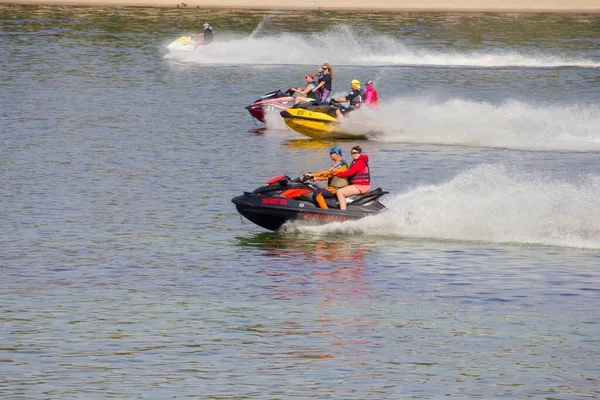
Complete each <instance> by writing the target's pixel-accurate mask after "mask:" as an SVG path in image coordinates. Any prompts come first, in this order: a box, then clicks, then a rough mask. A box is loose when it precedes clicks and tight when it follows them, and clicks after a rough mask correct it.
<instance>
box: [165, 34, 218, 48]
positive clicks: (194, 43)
mask: <svg viewBox="0 0 600 400" xmlns="http://www.w3.org/2000/svg"><path fill="white" fill-rule="evenodd" d="M209 43H210V42H209ZM209 43H204V41H203V40H202V39H198V40H195V39H194V38H193V37H192V36H181V37H179V38H178V39H176V40H174V41H172V42H171V43H169V44H168V45H167V49H168V50H170V51H192V50H196V48H197V47H198V46H203V45H205V44H209Z"/></svg>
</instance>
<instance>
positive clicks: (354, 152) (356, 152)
mask: <svg viewBox="0 0 600 400" xmlns="http://www.w3.org/2000/svg"><path fill="white" fill-rule="evenodd" d="M351 154H352V155H355V154H360V153H359V152H358V151H353V152H352V153H351Z"/></svg>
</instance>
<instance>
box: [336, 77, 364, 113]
mask: <svg viewBox="0 0 600 400" xmlns="http://www.w3.org/2000/svg"><path fill="white" fill-rule="evenodd" d="M350 90H351V92H350V93H348V94H347V95H346V97H334V98H333V99H332V100H333V101H337V102H339V103H342V102H345V101H347V102H350V105H349V106H348V107H344V108H342V109H337V110H335V115H336V116H337V117H338V118H341V117H342V116H346V114H348V113H349V112H351V111H354V110H356V109H357V108H358V107H360V105H361V104H362V103H364V101H365V93H364V92H363V91H362V90H360V82H359V81H358V79H352V81H350Z"/></svg>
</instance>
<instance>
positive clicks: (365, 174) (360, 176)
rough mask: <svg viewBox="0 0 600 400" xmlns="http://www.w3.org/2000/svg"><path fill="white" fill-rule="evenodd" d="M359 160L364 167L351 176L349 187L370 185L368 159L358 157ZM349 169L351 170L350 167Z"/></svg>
mask: <svg viewBox="0 0 600 400" xmlns="http://www.w3.org/2000/svg"><path fill="white" fill-rule="evenodd" d="M359 160H362V161H363V162H364V163H365V166H364V168H363V169H361V170H360V171H358V172H357V173H356V174H354V175H353V176H351V177H350V181H349V182H350V184H351V185H354V184H356V185H370V184H371V174H370V169H369V163H368V162H367V160H368V158H367V157H363V156H360V157H359ZM350 168H352V166H350Z"/></svg>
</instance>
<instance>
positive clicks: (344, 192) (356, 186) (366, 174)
mask: <svg viewBox="0 0 600 400" xmlns="http://www.w3.org/2000/svg"><path fill="white" fill-rule="evenodd" d="M351 154H352V164H350V169H349V170H347V171H343V172H340V173H338V174H337V177H338V178H350V179H349V183H350V185H348V186H345V187H343V188H341V189H339V190H338V191H337V199H338V202H339V203H340V210H345V209H346V197H348V196H355V195H357V194H365V193H367V192H368V191H369V189H370V188H371V174H370V169H369V156H368V155H366V154H362V149H361V148H360V147H359V146H354V147H353V148H352V151H351Z"/></svg>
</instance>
